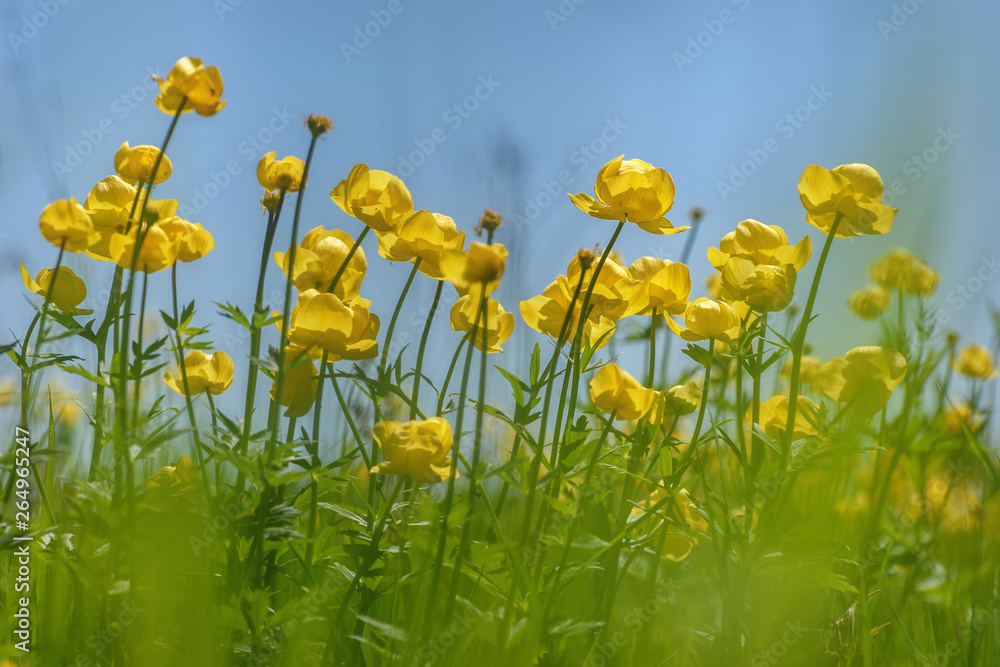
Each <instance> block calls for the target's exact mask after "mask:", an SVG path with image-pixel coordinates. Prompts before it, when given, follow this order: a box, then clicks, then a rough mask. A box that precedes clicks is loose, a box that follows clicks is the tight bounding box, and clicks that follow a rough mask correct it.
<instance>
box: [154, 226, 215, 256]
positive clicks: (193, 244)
mask: <svg viewBox="0 0 1000 667" xmlns="http://www.w3.org/2000/svg"><path fill="white" fill-rule="evenodd" d="M157 227H159V228H160V229H161V230H163V232H164V233H165V234H166V235H167V238H169V239H171V240H173V241H174V242H176V243H177V261H179V262H193V261H195V260H196V259H201V258H202V257H204V256H205V255H207V254H208V253H210V252H212V250H214V249H215V239H214V238H213V237H212V234H211V233H209V232H208V230H206V229H205V228H204V227H202V226H201V223H196V222H188V221H187V220H185V219H183V218H179V217H177V216H176V215H175V216H171V217H169V218H167V219H166V220H163V221H161V222H159V223H157Z"/></svg>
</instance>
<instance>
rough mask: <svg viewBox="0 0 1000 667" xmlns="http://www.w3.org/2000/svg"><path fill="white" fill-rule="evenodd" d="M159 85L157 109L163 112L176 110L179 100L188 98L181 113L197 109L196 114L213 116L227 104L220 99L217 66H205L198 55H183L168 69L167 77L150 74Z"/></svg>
mask: <svg viewBox="0 0 1000 667" xmlns="http://www.w3.org/2000/svg"><path fill="white" fill-rule="evenodd" d="M153 78H154V79H156V83H157V84H159V86H160V94H159V95H157V96H156V108H157V109H159V110H160V111H162V112H163V113H165V114H169V115H171V116H172V115H174V114H175V113H177V109H178V107H180V105H181V101H182V100H183V99H184V98H187V102H186V103H185V105H184V110H183V111H182V112H181V113H187V112H189V111H192V110H194V111H197V112H198V115H199V116H214V115H215V114H217V113H219V111H221V110H222V107H224V106H226V101H225V100H223V99H221V98H222V75H221V74H219V69H218V68H217V67H214V66H213V67H205V64H204V63H203V62H202V61H201V59H199V58H190V57H187V56H185V57H184V58H181V59H180V60H178V61H177V62H176V63H175V64H174V66H173V67H172V68H171V69H170V73H169V74H168V75H167V78H166V80H163V79H161V78H160V77H158V76H155V75H154V76H153Z"/></svg>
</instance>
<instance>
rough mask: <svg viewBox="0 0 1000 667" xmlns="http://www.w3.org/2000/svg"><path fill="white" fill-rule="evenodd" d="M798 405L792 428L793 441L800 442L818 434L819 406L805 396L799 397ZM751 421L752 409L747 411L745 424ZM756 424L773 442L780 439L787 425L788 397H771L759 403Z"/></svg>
mask: <svg viewBox="0 0 1000 667" xmlns="http://www.w3.org/2000/svg"><path fill="white" fill-rule="evenodd" d="M798 404H799V407H798V409H797V410H796V411H795V424H794V425H793V426H792V439H793V440H801V439H803V438H808V437H809V436H811V435H816V434H817V433H818V431H817V430H816V426H815V424H816V420H817V415H818V414H819V406H818V405H816V404H815V403H813V402H812V401H810V400H809V399H808V398H806V397H805V396H799V398H798ZM752 420H753V407H751V408H749V409H748V410H747V416H746V422H747V424H750V423H751V422H752ZM758 423H759V424H760V427H761V429H762V430H763V431H764V433H766V434H767V435H769V436H771V437H772V438H774V439H775V440H777V439H778V438H780V437H781V434H782V433H784V432H785V426H786V425H787V424H788V397H787V396H772V397H771V398H769V399H767V400H766V401H764V402H763V403H761V404H760V421H759V422H758Z"/></svg>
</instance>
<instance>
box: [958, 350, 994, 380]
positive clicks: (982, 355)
mask: <svg viewBox="0 0 1000 667" xmlns="http://www.w3.org/2000/svg"><path fill="white" fill-rule="evenodd" d="M955 370H956V371H958V372H959V373H961V374H962V375H965V376H966V377H970V378H975V379H977V380H992V379H993V378H995V377H996V376H997V367H996V365H995V364H994V362H993V355H992V354H990V351H989V350H987V349H986V348H985V347H984V346H982V345H980V344H979V343H973V344H972V345H966V346H965V347H963V348H962V349H961V350H959V351H958V358H957V359H956V360H955Z"/></svg>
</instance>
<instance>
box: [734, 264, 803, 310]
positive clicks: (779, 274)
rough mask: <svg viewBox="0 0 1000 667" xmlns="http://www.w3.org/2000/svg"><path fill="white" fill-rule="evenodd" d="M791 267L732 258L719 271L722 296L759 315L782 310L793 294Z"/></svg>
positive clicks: (793, 282)
mask: <svg viewBox="0 0 1000 667" xmlns="http://www.w3.org/2000/svg"><path fill="white" fill-rule="evenodd" d="M795 275H796V274H795V266H794V265H792V264H784V265H779V266H775V265H772V264H755V263H754V262H753V260H750V259H746V258H744V257H737V256H732V257H730V258H729V260H728V261H727V262H726V265H725V266H724V267H723V269H722V288H723V293H724V295H725V296H727V297H729V298H730V299H732V300H735V301H744V302H746V304H747V305H748V306H750V307H751V308H753V309H754V310H756V311H758V312H762V313H768V312H777V311H779V310H784V309H785V307H786V306H788V304H789V303H791V302H792V296H793V294H794V292H795Z"/></svg>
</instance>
